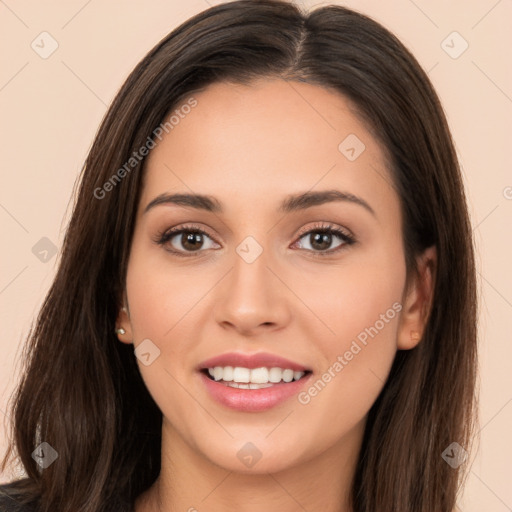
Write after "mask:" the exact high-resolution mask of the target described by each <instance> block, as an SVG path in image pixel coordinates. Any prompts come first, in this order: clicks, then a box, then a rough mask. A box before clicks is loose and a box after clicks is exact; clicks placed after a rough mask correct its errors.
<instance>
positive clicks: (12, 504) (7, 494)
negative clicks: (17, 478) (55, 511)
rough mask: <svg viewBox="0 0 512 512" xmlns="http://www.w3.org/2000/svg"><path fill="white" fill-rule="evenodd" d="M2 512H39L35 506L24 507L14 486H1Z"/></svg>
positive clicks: (0, 507)
mask: <svg viewBox="0 0 512 512" xmlns="http://www.w3.org/2000/svg"><path fill="white" fill-rule="evenodd" d="M0 512H37V509H36V508H35V507H34V506H33V505H22V504H21V503H20V498H19V496H18V495H17V493H16V492H14V491H13V487H12V484H11V483H9V484H2V485H0Z"/></svg>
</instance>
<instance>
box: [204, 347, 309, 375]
mask: <svg viewBox="0 0 512 512" xmlns="http://www.w3.org/2000/svg"><path fill="white" fill-rule="evenodd" d="M216 366H222V367H225V366H233V367H236V366H240V367H243V368H251V369H253V368H261V367H266V368H273V367H277V368H290V369H291V370H294V371H296V372H310V371H311V369H310V368H307V367H306V366H304V365H302V364H300V363H297V362H295V361H291V360H290V359H286V358H284V357H281V356H278V355H275V354H269V353H266V352H260V353H255V354H242V353H240V352H230V353H227V354H221V355H219V356H216V357H212V358H210V359H207V360H206V361H203V362H202V363H200V365H199V366H198V370H206V369H208V368H214V367H216Z"/></svg>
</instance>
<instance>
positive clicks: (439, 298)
mask: <svg viewBox="0 0 512 512" xmlns="http://www.w3.org/2000/svg"><path fill="white" fill-rule="evenodd" d="M260 77H269V78H275V77H278V78H284V79H286V80H304V81H307V82H309V83H312V84H316V85H319V86H322V87H326V88H330V89H332V90H334V91H337V92H339V93H340V94H342V95H344V96H345V97H347V98H349V99H350V100H351V101H352V102H353V103H354V105H355V106H356V107H357V109H358V112H359V114H360V115H361V116H362V117H363V118H364V119H365V121H366V123H367V125H368V127H369V129H371V130H372V132H373V133H374V134H375V136H376V137H377V138H378V139H379V140H380V142H381V143H382V145H383V147H384V148H386V150H387V152H388V154H389V165H390V172H391V174H392V177H393V185H394V186H395V187H396V189H397V191H398V192H399V195H400V199H401V207H402V213H403V219H404V220H403V226H402V230H403V235H404V241H405V243H404V250H405V256H406V261H407V271H408V276H410V273H411V272H414V271H415V267H414V261H415V256H416V255H418V254H419V253H421V251H422V250H423V249H425V248H427V247H429V246H432V245H435V246H436V247H437V254H438V264H437V271H436V283H435V289H434V296H433V308H432V311H431V314H430V317H429V320H428V324H427V328H426V331H425V334H424V337H423V339H422V340H421V342H420V343H419V345H418V346H417V347H416V348H415V349H413V350H407V351H399V352H398V353H397V354H396V358H395V360H394V363H393V366H392V369H391V373H390V375H389V378H388V380H387V382H386V384H385V386H384V388H383V390H382V392H381V394H380V395H379V397H378V399H377V401H376V402H375V404H374V405H373V407H372V408H371V410H370V412H369V416H368V421H367V426H366V431H365V435H364V440H363V445H362V448H361V452H360V457H359V461H358V465H357V468H356V474H355V479H354V481H353V485H352V501H353V510H354V512H376V511H379V512H391V511H392V512H411V511H414V512H434V511H435V512H452V511H453V509H454V507H455V503H456V497H457V492H458V490H459V488H460V487H461V484H462V482H463V480H464V471H463V470H464V469H465V467H466V466H467V464H466V466H465V465H462V466H460V467H459V468H453V467H452V466H451V465H449V464H448V463H447V462H445V460H444V459H443V457H442V453H443V452H444V451H445V449H446V448H447V447H449V445H451V443H454V442H456V443H458V444H459V445H460V446H462V447H463V448H465V449H466V450H469V449H470V445H471V440H472V438H473V432H474V429H475V425H476V407H475V403H476V392H475V389H476V385H475V382H476V367H477V363H476V357H477V325H476V322H477V297H476V284H475V283H476V279H475V264H474V252H473V251H474V250H473V241H472V231H471V227H470V222H469V219H468V213H467V205H466V199H465V195H464V189H463V182H462V179H461V173H460V169H459V165H458V162H457V157H456V154H455V151H454V146H453V143H452V139H451V135H450V132H449V128H448V125H447V122H446V119H445V115H444V113H443V109H442V107H441V105H440V102H439V99H438V97H437V95H436V93H435V91H434V89H433V87H432V85H431V83H430V81H429V79H428V77H427V75H426V74H425V72H424V71H423V70H422V69H421V67H420V66H419V64H418V63H417V61H416V60H415V58H414V57H413V56H412V55H411V54H410V53H409V51H408V50H407V49H406V48H405V47H404V46H403V45H402V44H401V43H400V42H399V41H398V40H397V39H396V37H395V36H394V35H392V34H391V33H390V32H389V31H388V30H386V29H385V28H384V27H382V26H381V25H380V24H378V23H376V22H375V21H373V20H372V19H370V18H369V17H366V16H364V15H362V14H359V13H357V12H354V11H353V10H350V9H347V8H344V7H340V6H324V7H319V8H317V9H315V10H313V11H311V12H310V13H306V12H304V11H303V10H301V9H300V8H299V7H297V6H295V5H293V4H291V3H288V2H284V1H271V0H257V1H235V2H229V3H224V4H220V5H217V6H214V7H212V8H210V9H207V10H205V11H203V12H201V13H199V14H198V15H196V16H194V17H193V18H191V19H189V20H188V21H186V22H185V23H183V24H182V25H181V26H179V27H178V28H176V29H175V30H174V31H173V32H171V33H170V34H169V35H168V36H167V37H165V38H164V39H163V40H162V41H161V42H159V43H158V44H157V45H156V46H155V48H154V49H152V50H151V51H150V52H149V53H148V54H147V55H146V57H145V58H144V59H143V60H142V61H141V62H140V63H139V64H138V65H137V66H136V68H135V69H134V70H133V72H132V73H131V74H130V76H129V77H128V79H127V80H126V82H125V84H124V85H123V86H122V88H121V90H120V91H119V93H118V94H117V96H116V98H115V100H114V101H113V103H112V105H111V107H110V108H109V110H108V112H107V113H106V115H105V118H104V120H103V121H102V124H101V126H100V128H99V131H98V133H97V135H96V137H95V140H94V143H93V145H92V148H91V150H90V152H89V155H88V156H87V159H86V162H85V165H84V168H83V171H82V175H81V181H80V186H79V189H78V194H77V197H76V200H75V204H74V210H73V214H72V218H71V220H70V223H69V226H68V229H67V232H66V236H65V240H64V244H63V248H62V254H61V259H60V262H59V267H58V272H57V275H56V277H55V280H54V282H53V284H52V286H51V288H50V290H49V292H48V295H47V297H46V300H45V302H44V304H43V306H42V308H41V311H40V313H39V316H38V318H37V322H36V324H35V326H34V328H33V330H31V332H30V333H29V336H28V339H27V344H26V346H25V350H24V353H23V358H24V361H25V366H24V368H23V370H24V372H23V375H22V378H21V381H20V383H19V387H18V388H17V389H16V392H15V393H14V394H13V396H12V397H11V403H10V407H11V410H10V412H11V417H12V425H11V429H12V433H11V445H10V447H9V450H8V452H7V453H6V455H5V457H4V460H3V464H2V468H5V467H6V464H7V462H8V461H9V460H10V459H11V458H13V457H14V454H15V453H17V456H18V457H19V459H20V460H21V462H22V464H23V466H24V468H25V470H26V473H27V476H28V477H27V478H25V479H23V480H22V481H20V482H19V485H18V487H19V489H20V490H23V493H24V496H25V501H26V502H33V503H38V507H39V508H38V510H40V511H41V512H50V511H51V512H54V511H56V510H59V511H60V512H79V511H80V512H100V511H111V510H122V509H123V510H124V509H128V508H129V506H131V504H132V503H133V502H134V500H135V498H136V497H137V496H138V495H139V494H141V493H142V492H143V491H145V490H146V489H148V488H149V487H150V486H151V485H152V483H153V482H154V481H155V479H156V478H157V476H158V474H159V470H160V449H161V439H160V436H161V422H162V414H161V412H160V410H159V408H158V407H157V405H156V404H155V402H154V401H153V399H152V397H151V396H150V394H149V392H148V391H147V389H146V387H145V385H144V382H143V380H142V378H141V375H140V373H139V370H138V367H137V364H136V362H135V357H134V354H133V347H132V346H131V345H127V344H124V343H120V342H119V341H118V339H117V337H116V335H115V332H114V330H115V320H116V316H117V313H118V308H119V305H120V301H121V297H122V293H123V290H124V283H125V275H126V268H127V259H128V255H129V250H130V245H131V239H132V234H133V229H134V222H135V213H136V208H137V205H138V201H139V197H140V192H141V188H142V180H143V170H144V163H145V159H141V160H140V161H137V163H136V165H134V166H133V169H131V170H130V172H126V173H125V175H124V174H123V178H122V179H120V180H117V181H115V183H113V185H112V187H109V191H108V193H99V192H98V190H99V189H102V187H103V186H104V184H105V183H106V182H107V181H109V180H111V179H112V177H113V175H115V174H116V173H117V172H118V170H119V169H120V168H122V167H123V165H125V163H126V162H127V161H128V160H129V159H130V157H131V156H132V155H133V153H134V152H137V151H138V150H139V148H141V147H143V146H144V145H146V144H147V141H148V138H149V140H151V138H154V130H155V128H156V127H158V126H159V125H160V124H161V123H162V121H163V120H164V119H165V117H166V115H167V114H168V113H169V111H170V110H171V109H173V108H175V107H176V105H178V104H179V103H180V102H181V101H183V100H184V99H186V98H187V97H190V96H191V95H192V94H193V92H194V91H198V90H201V89H203V88H205V87H206V86H208V85H209V84H212V83H214V82H218V81H230V82H234V83H244V84H250V83H251V81H252V80H254V79H256V78H260ZM102 190H105V189H102ZM99 196H101V197H99ZM43 441H44V442H47V443H49V444H50V445H51V446H52V447H53V448H54V449H55V450H56V451H57V453H58V458H57V459H56V460H55V462H54V463H53V464H52V465H50V466H49V467H48V468H46V469H44V470H42V471H41V470H40V469H39V467H38V465H37V464H36V462H35V460H34V459H33V458H32V456H31V454H32V452H33V451H34V449H35V447H36V446H38V445H39V444H40V443H41V442H43ZM123 507H124V508H123Z"/></svg>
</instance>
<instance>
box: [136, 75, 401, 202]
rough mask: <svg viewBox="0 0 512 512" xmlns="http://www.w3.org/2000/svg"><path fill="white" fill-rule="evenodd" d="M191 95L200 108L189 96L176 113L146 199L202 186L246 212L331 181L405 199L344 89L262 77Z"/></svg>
mask: <svg viewBox="0 0 512 512" xmlns="http://www.w3.org/2000/svg"><path fill="white" fill-rule="evenodd" d="M192 97H193V99H194V100H195V102H194V103H191V102H190V100H189V104H191V105H192V104H193V105H195V106H194V107H193V108H183V105H185V104H186V101H185V102H183V103H182V104H181V105H177V106H176V107H175V108H174V109H173V112H171V113H170V114H169V116H168V118H167V119H170V116H173V123H172V128H170V129H169V130H168V133H164V135H163V137H162V140H161V141H158V140H157V146H156V147H155V148H154V149H153V150H152V151H151V153H150V154H149V156H148V160H147V164H146V173H147V174H146V179H145V186H144V190H143V194H142V201H141V204H142V203H145V204H147V202H149V201H150V200H151V199H152V198H153V197H154V196H156V195H158V194H161V193H162V192H168V193H172V192H184V193H190V192H192V191H193V192H195V193H204V194H211V195H215V196H217V197H219V199H220V200H221V201H222V203H223V204H224V203H225V205H226V208H225V209H226V211H227V212H229V210H230V209H232V211H233V212H237V211H240V208H244V209H247V208H255V209H256V208H262V207H264V206H265V205H266V204H268V205H269V206H271V205H272V204H277V203H278V202H280V201H281V199H282V197H283V195H288V194H290V193H294V192H304V191H306V190H311V189H321V190H324V189H328V188H338V189H339V188H343V189H346V190H347V191H349V192H350V193H354V194H357V195H363V196H366V197H368V198H371V199H372V200H373V201H374V202H377V203H385V202H386V201H388V202H389V201H395V202H398V197H397V196H396V194H395V191H394V190H393V187H392V186H390V185H391V184H392V180H391V177H390V174H389V172H388V170H387V166H386V161H385V154H384V153H385V152H384V151H383V149H382V148H381V146H380V144H379V143H378V141H377V140H376V139H375V138H374V137H373V136H372V135H371V133H370V131H369V130H368V128H367V127H366V126H365V125H364V123H363V122H362V121H361V119H360V118H359V116H358V114H357V112H356V111H355V109H354V106H353V105H352V104H351V102H349V101H348V100H347V99H346V98H345V97H343V96H342V95H341V94H339V93H337V92H334V91H332V90H328V89H325V88H323V87H319V86H316V85H311V84H306V83H301V82H287V81H284V80H259V81H256V82H254V83H252V84H251V85H238V84H232V83H224V82H222V83H215V84H213V85H210V86H209V87H207V88H206V89H204V90H202V91H200V92H198V93H195V94H193V95H192ZM168 126H169V127H170V126H171V125H168Z"/></svg>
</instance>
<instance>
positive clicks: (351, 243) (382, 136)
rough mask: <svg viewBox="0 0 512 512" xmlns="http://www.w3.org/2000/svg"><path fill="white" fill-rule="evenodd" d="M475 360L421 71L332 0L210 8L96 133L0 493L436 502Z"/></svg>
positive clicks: (351, 506)
mask: <svg viewBox="0 0 512 512" xmlns="http://www.w3.org/2000/svg"><path fill="white" fill-rule="evenodd" d="M475 369H476V292H475V268H474V256H473V243H472V238H471V228H470V223H469V220H468V213H467V206H466V200H465V196H464V190H463V184H462V180H461V175H460V170H459V166H458V163H457V159H456V155H455V151H454V147H453V144H452V140H451V136H450V133H449V129H448V126H447V122H446V119H445V116H444V114H443V110H442V108H441V105H440V103H439V100H438V98H437V96H436V94H435V92H434V90H433V88H432V85H431V84H430V82H429V80H428V78H427V76H426V74H425V73H424V72H423V71H422V69H421V68H420V66H419V65H418V63H417V62H416V60H415V59H414V57H413V56H412V55H411V54H410V53H409V52H408V51H407V50H406V49H405V48H404V46H403V45H402V44H401V43H400V42H399V41H398V40H397V39H396V38H395V37H394V36H393V35H392V34H390V33H389V32H388V31H387V30H386V29H384V28H383V27H382V26H380V25H379V24H377V23H376V22H374V21H373V20H371V19H369V18H368V17H365V16H363V15H361V14H358V13H356V12H354V11H351V10H349V9H346V8H343V7H339V6H327V7H321V8H317V9H316V10H314V11H312V12H311V13H309V14H308V13H304V12H302V11H301V10H300V9H299V8H298V7H296V6H294V5H292V4H289V3H287V2H279V1H270V0H265V1H257V2H253V1H239V2H230V3H226V4H221V5H218V6H215V7H212V8H210V9H208V10H206V11H204V12H202V13H200V14H198V15H197V16H195V17H193V18H192V19H190V20H188V21H187V22H185V23H184V24H183V25H181V26H180V27H178V28H177V29H176V30H174V31H173V32H172V33H171V34H169V36H167V37H166V38H165V39H164V40H162V41H161V42H160V43H159V44H158V45H157V46H156V47H155V48H154V49H153V50H152V51H151V52H150V53H149V54H148V55H147V56H146V57H145V58H144V59H143V60H142V61H141V63H140V64H139V65H138V66H137V67H136V68H135V70H134V71H133V72H132V73H131V75H130V76H129V78H128V79H127V81H126V83H125V84H124V85H123V87H122V89H121V90H120V92H119V94H118V95H117V97H116V99H115V100H114V102H113V104H112V106H111V108H110V109H109V111H108V113H107V115H106V117H105V119H104V121H103V123H102V125H101V127H100V129H99V132H98V134H97V136H96V139H95V141H94V144H93V146H92V148H91V151H90V153H89V155H88V157H87V160H86V162H85V165H84V170H83V174H82V178H81V184H80V189H79V192H78V196H77V200H76V204H75V207H74V212H73V215H72V218H71V221H70V224H69V228H68V231H67V234H66V238H65V241H64V246H63V252H62V259H61V262H60V266H59V269H58V272H57V275H56V278H55V281H54V283H53V285H52V287H51V289H50V291H49V293H48V296H47V299H46V301H45V303H44V305H43V307H42V309H41V312H40V314H39V317H38V322H37V325H36V327H35V329H34V331H33V332H31V333H30V336H29V340H28V344H27V368H26V372H25V373H24V376H23V378H22V381H21V383H20V385H19V388H18V389H17V392H16V393H15V395H14V396H13V402H12V414H11V415H12V417H13V425H12V445H11V450H10V452H8V453H7V454H6V457H5V459H4V467H5V465H6V464H7V462H8V461H9V460H10V458H9V457H11V458H12V457H13V456H14V454H16V455H17V456H19V459H20V460H21V462H22V463H23V466H24V468H25V470H26V472H27V475H28V476H27V478H25V479H22V480H20V481H18V482H12V483H11V484H10V485H9V486H6V487H5V489H4V490H5V492H6V494H8V496H6V497H5V498H4V503H3V506H4V508H5V510H14V508H12V507H14V505H15V504H20V505H21V506H24V508H22V509H20V510H41V511H49V510H52V511H55V510H59V511H62V512H68V511H69V512H71V511H76V510H81V511H84V512H85V511H87V512H99V511H112V510H135V511H136V512H150V511H159V510H189V511H193V510H199V511H200V510H208V511H218V510H235V509H243V510H247V511H256V510H258V511H259V510H280V511H282V510H285V511H287V510H298V509H301V510H310V511H313V510H322V511H326V510H328V511H332V512H349V511H350V512H363V511H364V512H375V511H383V512H387V511H391V510H392V511H394V512H410V511H412V510H414V511H415V512H432V511H433V510H436V511H442V512H448V511H450V512H451V511H453V510H454V508H455V504H456V496H457V492H458V490H459V488H460V485H461V482H462V481H463V476H464V475H463V472H464V470H466V469H467V468H466V466H465V465H464V460H465V455H466V451H469V449H470V444H471V440H472V433H473V429H474V425H475V422H476V419H475V411H474V402H475V398H474V394H475V392H474V389H475V373H476V370H475Z"/></svg>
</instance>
